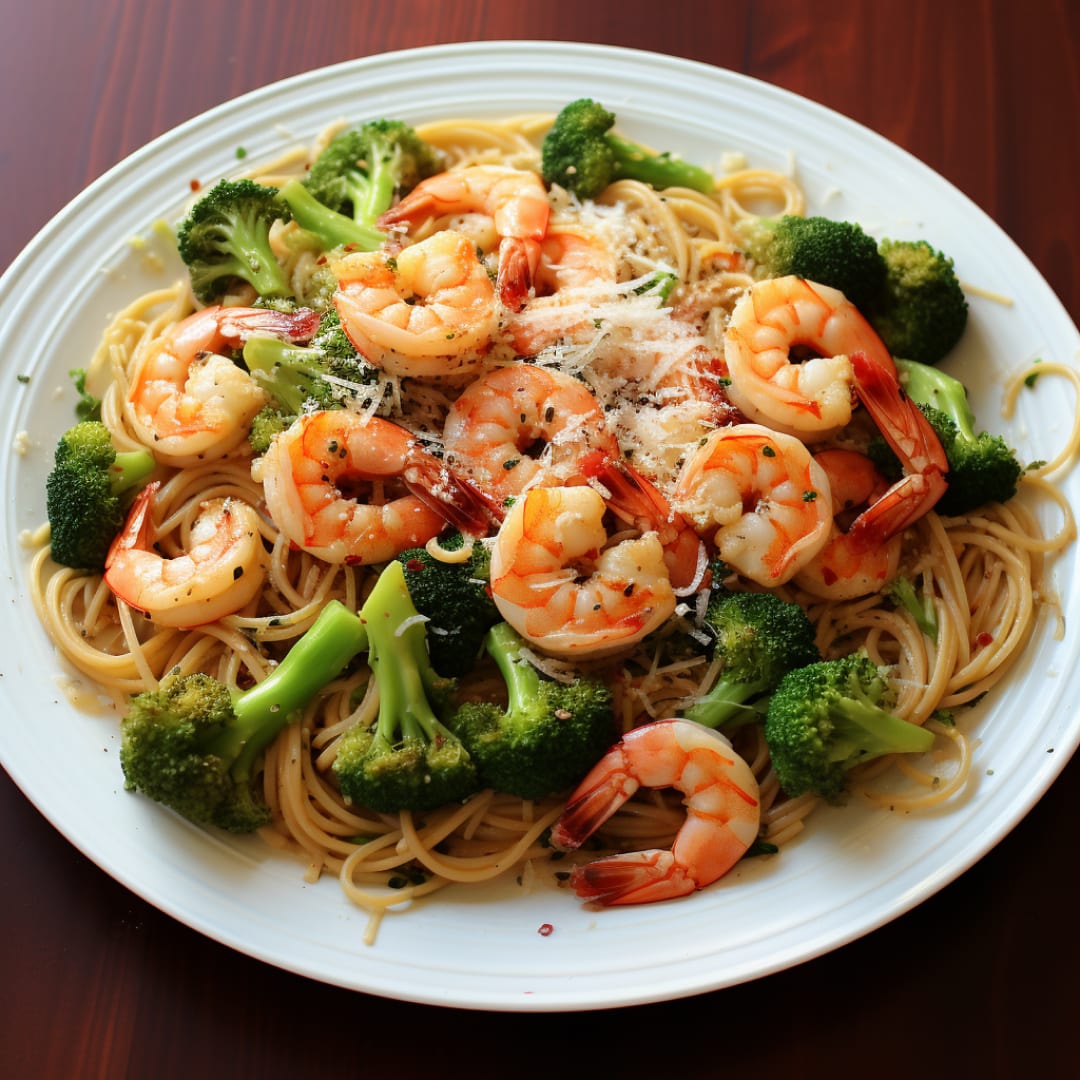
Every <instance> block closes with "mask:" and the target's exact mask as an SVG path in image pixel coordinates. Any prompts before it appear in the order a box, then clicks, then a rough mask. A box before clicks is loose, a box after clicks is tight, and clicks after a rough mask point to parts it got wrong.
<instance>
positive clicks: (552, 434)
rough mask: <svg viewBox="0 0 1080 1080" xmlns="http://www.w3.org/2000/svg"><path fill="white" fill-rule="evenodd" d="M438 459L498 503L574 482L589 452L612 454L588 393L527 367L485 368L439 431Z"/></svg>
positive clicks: (566, 379) (574, 382) (612, 443)
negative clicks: (441, 456) (442, 457)
mask: <svg viewBox="0 0 1080 1080" xmlns="http://www.w3.org/2000/svg"><path fill="white" fill-rule="evenodd" d="M443 445H444V447H445V450H446V459H447V461H449V462H450V463H452V464H454V465H456V466H457V467H458V468H460V469H461V470H463V471H465V472H466V473H467V475H469V476H470V478H471V479H472V480H473V482H474V483H475V484H476V485H477V486H478V487H479V488H480V489H481V490H482V491H484V492H486V493H487V494H488V495H490V496H491V497H492V498H494V499H495V500H497V501H498V502H502V501H504V500H505V499H506V498H508V497H509V496H511V495H517V494H519V493H520V492H521V491H523V490H525V488H527V487H533V486H536V485H545V486H567V485H571V484H575V483H582V482H583V480H584V478H583V476H582V473H581V468H580V461H581V458H582V457H583V456H584V454H585V453H586V452H587V451H589V450H590V449H594V448H595V449H599V450H601V451H603V452H604V453H605V454H616V455H617V454H618V453H619V448H618V443H617V442H616V440H615V437H614V436H613V435H611V434H609V433H608V431H607V429H606V426H605V423H604V412H603V409H602V408H601V406H600V404H599V403H598V402H597V400H596V398H595V397H594V396H593V395H592V393H590V391H589V389H588V387H587V386H586V385H585V384H584V383H582V382H580V381H579V380H578V379H575V378H573V377H571V376H570V375H564V374H563V373H562V372H560V371H555V370H552V369H550V368H541V367H536V366H535V365H533V364H512V365H510V366H509V367H500V368H493V369H492V370H491V371H488V372H486V373H485V374H484V375H481V376H480V378H478V379H476V380H475V381H474V382H472V383H470V385H469V386H468V387H467V388H466V389H465V391H464V392H463V393H462V394H461V396H460V397H458V399H457V400H456V401H455V402H454V404H453V406H452V407H451V409H450V411H449V413H448V414H447V418H446V424H445V426H444V428H443Z"/></svg>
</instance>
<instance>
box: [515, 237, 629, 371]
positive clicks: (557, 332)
mask: <svg viewBox="0 0 1080 1080" xmlns="http://www.w3.org/2000/svg"><path fill="white" fill-rule="evenodd" d="M616 272H617V268H616V265H615V256H614V254H613V253H612V251H611V248H610V247H609V246H608V245H607V244H606V243H605V242H604V238H603V237H602V236H601V235H600V234H599V233H598V232H596V231H594V230H591V229H587V228H584V227H582V226H559V227H554V228H552V229H551V230H550V231H549V232H548V234H547V235H546V236H545V237H544V239H543V241H542V242H541V244H540V262H539V265H538V266H537V269H536V274H535V276H534V285H535V290H536V295H535V297H533V298H532V299H530V300H529V301H528V302H527V303H526V304H525V305H524V306H523V307H522V308H521V309H520V310H519V311H518V312H517V313H516V314H515V315H512V316H511V317H510V318H509V319H507V320H506V324H505V327H504V329H505V332H506V335H507V339H508V340H509V341H510V343H511V344H512V345H513V347H514V350H515V352H517V354H518V355H519V356H535V355H536V354H537V353H538V352H540V350H541V349H545V348H547V347H548V346H550V345H554V344H555V343H556V342H559V341H564V342H565V341H571V342H582V341H587V340H589V338H591V337H592V336H593V335H595V334H596V326H595V320H596V308H595V305H596V303H597V301H598V300H604V299H610V298H611V297H610V287H611V286H613V285H614V284H615V279H616Z"/></svg>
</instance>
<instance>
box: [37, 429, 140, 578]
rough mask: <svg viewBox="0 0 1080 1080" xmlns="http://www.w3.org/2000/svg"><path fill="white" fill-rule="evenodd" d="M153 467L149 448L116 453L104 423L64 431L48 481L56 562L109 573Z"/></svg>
mask: <svg viewBox="0 0 1080 1080" xmlns="http://www.w3.org/2000/svg"><path fill="white" fill-rule="evenodd" d="M154 465H155V462H154V457H153V455H152V454H151V453H150V451H149V450H129V451H124V452H122V453H117V451H116V449H115V447H114V446H113V444H112V437H111V436H110V434H109V429H108V428H107V427H106V426H105V425H104V424H103V423H101V421H99V420H84V421H82V422H81V423H79V424H76V425H75V426H74V427H73V428H69V429H68V430H67V431H65V432H64V434H63V435H61V436H60V440H59V442H57V444H56V454H55V458H54V463H53V470H52V472H51V473H49V475H48V477H47V478H46V480H45V512H46V515H47V516H48V519H49V525H50V527H51V533H52V558H53V561H54V562H58V563H60V564H61V565H63V566H70V567H73V568H74V569H76V570H87V571H92V572H95V573H100V572H101V571H102V570H104V569H105V556H106V555H107V554H108V551H109V545H110V544H111V543H112V541H113V539H114V537H115V536H116V534H117V533H118V532H119V531H120V529H121V528H122V526H123V524H124V518H125V516H126V514H127V511H128V507H129V506H130V505H131V501H132V499H133V498H134V497H135V493H136V491H137V490H138V489H139V488H140V487H141V486H142V485H143V484H144V482H145V481H146V480H147V478H148V477H149V476H150V474H151V473H152V472H153V471H154Z"/></svg>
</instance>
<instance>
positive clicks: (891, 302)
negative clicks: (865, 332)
mask: <svg viewBox="0 0 1080 1080" xmlns="http://www.w3.org/2000/svg"><path fill="white" fill-rule="evenodd" d="M880 252H881V255H882V257H883V258H884V260H885V284H884V288H883V289H882V291H881V292H880V293H879V294H878V296H877V297H876V299H875V300H874V301H873V303H871V304H870V306H869V308H868V310H867V311H866V312H865V314H866V316H867V318H868V319H869V320H870V323H871V324H872V325H873V327H874V329H875V330H876V331H877V332H878V334H879V336H880V337H881V340H882V341H883V342H884V343H885V346H886V348H887V349H888V350H889V352H890V353H892V355H893V356H902V357H903V358H904V359H905V360H916V361H918V362H919V363H921V364H936V363H937V362H938V361H939V360H941V359H942V357H944V356H945V355H946V353H948V352H949V350H950V349H951V348H952V347H953V346H954V345H955V344H956V343H957V342H958V341H959V340H960V337H961V335H962V334H963V333H964V327H965V326H966V325H967V316H968V305H967V300H966V299H965V298H964V291H963V289H962V288H961V287H960V282H959V280H958V279H957V277H956V272H955V271H954V270H953V262H952V259H950V258H947V257H946V256H945V255H943V254H942V253H941V252H940V251H935V250H934V249H933V248H932V247H931V246H930V245H929V244H928V243H926V241H925V240H917V241H907V240H885V241H883V242H882V244H881V247H880Z"/></svg>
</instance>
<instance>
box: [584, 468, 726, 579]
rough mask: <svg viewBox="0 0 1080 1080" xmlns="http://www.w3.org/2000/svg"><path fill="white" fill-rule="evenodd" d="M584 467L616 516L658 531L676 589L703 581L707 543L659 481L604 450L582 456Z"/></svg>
mask: <svg viewBox="0 0 1080 1080" xmlns="http://www.w3.org/2000/svg"><path fill="white" fill-rule="evenodd" d="M581 471H582V475H584V476H585V477H587V478H588V479H590V480H594V481H596V483H597V484H599V485H600V487H602V488H603V489H604V490H603V492H602V494H603V496H604V502H605V503H606V505H607V507H608V509H609V510H611V512H612V513H613V514H615V516H616V517H619V518H621V519H622V520H623V521H625V522H626V523H627V524H628V525H632V526H633V527H634V528H636V529H639V530H641V531H642V532H649V531H652V532H655V533H657V535H658V536H659V537H660V543H661V545H662V546H663V548H664V561H665V563H666V564H667V567H668V572H669V574H670V576H671V584H672V586H673V587H674V588H675V589H676V590H681V589H685V588H687V587H688V586H690V585H693V584H696V583H699V582H700V581H701V577H702V574H703V572H704V571H705V569H706V566H707V561H708V560H707V556H706V552H705V545H704V544H703V543H702V541H701V539H700V537H699V536H698V535H697V533H696V532H695V531H694V529H693V526H692V525H691V524H690V522H689V521H688V520H687V518H686V517H685V516H684V515H683V514H681V513H679V512H678V511H677V510H675V509H673V507H672V506H671V503H669V502H668V500H667V498H666V497H665V496H664V494H663V493H662V492H661V491H660V489H659V488H657V487H656V485H655V484H652V483H651V482H650V481H649V480H647V479H646V478H645V477H644V476H642V475H641V473H639V472H638V471H637V470H636V469H634V468H632V467H631V466H630V465H628V464H627V463H626V462H625V461H620V460H617V459H615V458H612V457H610V456H609V455H607V454H605V453H604V452H603V451H602V450H591V451H589V453H587V454H586V455H585V456H584V457H583V458H582V461H581Z"/></svg>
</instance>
